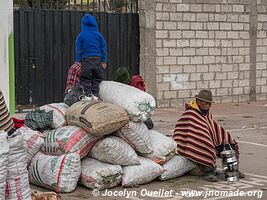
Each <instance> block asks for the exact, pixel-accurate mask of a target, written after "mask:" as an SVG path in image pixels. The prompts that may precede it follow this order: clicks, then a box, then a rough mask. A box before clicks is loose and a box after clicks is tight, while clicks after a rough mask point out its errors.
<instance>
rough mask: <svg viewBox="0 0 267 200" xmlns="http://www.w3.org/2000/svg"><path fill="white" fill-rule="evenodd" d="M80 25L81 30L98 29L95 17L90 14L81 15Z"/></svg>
mask: <svg viewBox="0 0 267 200" xmlns="http://www.w3.org/2000/svg"><path fill="white" fill-rule="evenodd" d="M81 27H82V31H89V30H94V31H98V27H97V23H96V19H95V18H94V17H93V16H92V15H90V14H86V15H84V16H83V18H82V20H81Z"/></svg>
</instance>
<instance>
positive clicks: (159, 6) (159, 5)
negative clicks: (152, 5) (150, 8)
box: [156, 3, 162, 11]
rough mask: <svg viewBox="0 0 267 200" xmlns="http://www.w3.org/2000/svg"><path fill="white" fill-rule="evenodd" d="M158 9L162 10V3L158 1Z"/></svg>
mask: <svg viewBox="0 0 267 200" xmlns="http://www.w3.org/2000/svg"><path fill="white" fill-rule="evenodd" d="M156 11H162V3H156Z"/></svg>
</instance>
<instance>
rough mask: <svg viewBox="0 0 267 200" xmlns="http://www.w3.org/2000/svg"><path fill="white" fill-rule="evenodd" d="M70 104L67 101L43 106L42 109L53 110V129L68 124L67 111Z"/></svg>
mask: <svg viewBox="0 0 267 200" xmlns="http://www.w3.org/2000/svg"><path fill="white" fill-rule="evenodd" d="M68 108H69V106H68V105H67V104H65V103H51V104H47V105H44V106H41V107H40V109H41V110H45V111H46V112H49V111H51V110H53V122H52V124H51V125H50V126H51V128H52V129H55V128H60V127H62V126H64V125H66V124H67V121H66V118H65V113H66V111H67V109H68Z"/></svg>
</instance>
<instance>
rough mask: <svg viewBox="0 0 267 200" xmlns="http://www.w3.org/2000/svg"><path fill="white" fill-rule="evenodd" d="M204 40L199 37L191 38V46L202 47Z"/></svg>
mask: <svg viewBox="0 0 267 200" xmlns="http://www.w3.org/2000/svg"><path fill="white" fill-rule="evenodd" d="M202 45H203V41H202V40H199V39H192V40H190V47H202Z"/></svg>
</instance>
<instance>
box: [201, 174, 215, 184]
mask: <svg viewBox="0 0 267 200" xmlns="http://www.w3.org/2000/svg"><path fill="white" fill-rule="evenodd" d="M203 179H204V180H206V181H208V182H217V181H218V178H217V177H216V176H215V175H214V174H213V173H208V174H204V175H203Z"/></svg>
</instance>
